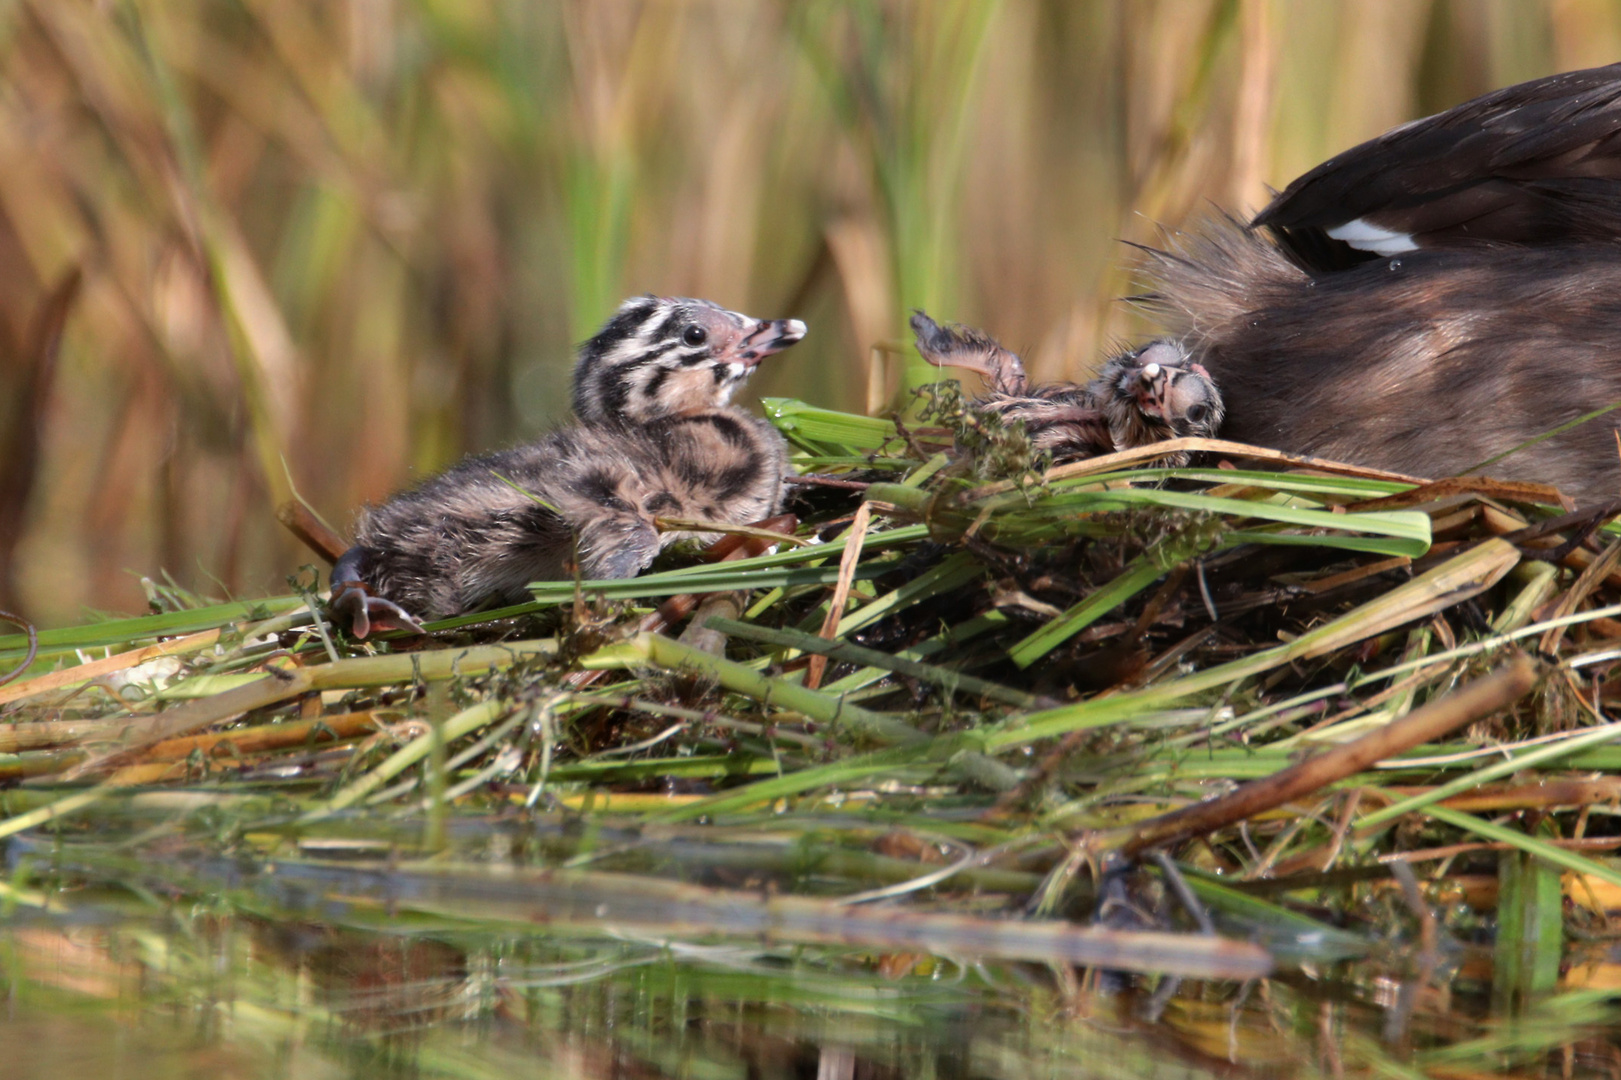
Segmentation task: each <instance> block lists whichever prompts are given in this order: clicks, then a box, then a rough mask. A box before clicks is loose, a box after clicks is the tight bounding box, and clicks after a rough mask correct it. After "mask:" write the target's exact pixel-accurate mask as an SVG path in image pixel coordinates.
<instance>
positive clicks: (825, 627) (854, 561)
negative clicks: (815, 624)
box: [805, 500, 872, 690]
mask: <svg viewBox="0 0 1621 1080" xmlns="http://www.w3.org/2000/svg"><path fill="white" fill-rule="evenodd" d="M871 521H872V503H870V502H867V501H866V500H862V503H861V505H860V506H858V507H856V513H855V517H854V518H852V519H851V521H850V531H849V533H848V535H847V537H846V539H845V544H844V553H843V554H842V555H841V556H839V580H838V582H837V583H836V584H835V585H834V586H833V595H832V597H830V598H829V599H828V602H827V617H826V618H825V619H823V620H822V629H821V633H820V635H819V636H820V637H822V638H825V639H826V640H828V641H832V640H834V639H835V638H836V637H838V631H839V620H840V619H842V618H844V605H845V603H846V602H848V601H849V599H850V586H851V585H852V584H853V583H854V582H855V579H856V566H857V565H858V564H859V563H860V562H861V547H862V545H863V544H865V543H866V542H867V525H868V524H869V523H870V522H871ZM826 671H827V657H826V656H824V655H823V654H821V653H816V654H815V655H813V656H812V657H811V658H810V665H809V666H808V667H806V668H805V686H806V687H807V688H808V689H811V690H815V689H817V688H818V687H820V686H821V685H822V676H823V674H825V673H826Z"/></svg>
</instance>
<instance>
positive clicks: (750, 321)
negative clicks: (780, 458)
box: [574, 296, 805, 423]
mask: <svg viewBox="0 0 1621 1080" xmlns="http://www.w3.org/2000/svg"><path fill="white" fill-rule="evenodd" d="M804 336H805V324H804V323H802V322H800V321H799V320H798V319H754V318H750V317H749V316H747V315H742V314H739V313H738V312H735V311H727V310H726V309H725V308H723V307H721V306H720V305H718V304H712V303H710V302H709V301H708V300H693V299H688V298H686V297H662V296H638V297H633V298H632V299H630V300H626V301H625V302H624V303H623V304H621V305H620V306H619V310H618V311H617V312H615V313H614V316H613V318H611V319H609V320H608V322H607V323H606V324H605V325H604V326H603V328H602V329H601V330H599V331H598V332H597V335H596V336H595V337H593V338H592V339H591V340H590V341H587V342H586V343H585V344H584V345H583V346H581V347H580V359H579V362H578V363H577V364H576V365H575V368H574V413H575V415H576V416H578V417H579V418H580V419H581V420H584V421H587V422H591V421H599V422H613V423H636V422H641V421H647V420H654V419H657V418H659V417H662V416H681V415H686V414H691V413H698V412H703V411H705V410H708V409H717V408H724V407H725V406H726V405H727V404H728V403H729V402H730V401H731V399H732V392H733V391H734V390H736V389H737V388H738V387H739V386H741V385H743V383H744V381H745V380H747V379H748V377H749V376H750V375H752V374H754V368H755V366H756V365H758V364H759V362H760V361H761V360H763V359H765V358H766V357H768V356H770V355H771V354H772V353H777V352H781V351H782V350H783V349H786V348H787V347H788V346H790V345H792V344H793V343H794V342H796V341H798V340H799V339H800V338H802V337H804Z"/></svg>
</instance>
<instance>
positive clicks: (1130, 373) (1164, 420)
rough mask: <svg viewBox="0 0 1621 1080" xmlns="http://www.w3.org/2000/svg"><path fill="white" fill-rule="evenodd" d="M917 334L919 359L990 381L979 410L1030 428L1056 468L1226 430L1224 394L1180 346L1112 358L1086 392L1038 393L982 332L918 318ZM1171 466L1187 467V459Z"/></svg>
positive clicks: (1156, 345)
mask: <svg viewBox="0 0 1621 1080" xmlns="http://www.w3.org/2000/svg"><path fill="white" fill-rule="evenodd" d="M912 331H913V332H914V333H915V334H916V335H917V350H918V352H920V353H922V354H923V358H924V359H925V360H927V361H928V362H929V363H931V364H933V365H935V366H936V367H955V368H962V369H964V370H966V371H973V372H977V373H978V374H980V375H981V376H983V377H984V378H985V381H986V383H987V385H988V387H989V393H987V394H985V395H984V396H982V397H978V398H975V399H974V401H973V403H972V405H973V408H975V409H976V410H978V411H980V412H983V413H990V414H994V415H996V416H999V417H1001V418H1002V419H1003V420H1004V421H1013V420H1018V421H1020V422H1022V423H1023V424H1024V430H1025V434H1026V435H1027V436H1028V437H1029V439H1030V443H1031V445H1032V446H1033V447H1034V448H1035V449H1036V450H1038V451H1041V452H1044V453H1047V454H1049V455H1051V457H1052V460H1053V461H1055V462H1059V461H1069V460H1073V459H1076V458H1085V457H1093V456H1096V455H1098V454H1107V453H1111V452H1113V451H1116V450H1129V449H1132V448H1134V447H1138V446H1146V445H1148V444H1149V443H1155V442H1164V441H1165V440H1167V439H1176V438H1181V437H1183V436H1201V437H1209V436H1211V435H1213V434H1214V433H1215V431H1216V429H1217V428H1218V427H1220V426H1221V419H1222V411H1223V405H1222V397H1221V394H1220V392H1219V391H1217V389H1216V386H1215V384H1214V383H1213V382H1212V381H1211V380H1210V376H1209V373H1207V372H1206V371H1205V369H1204V368H1203V367H1201V366H1200V365H1198V364H1194V363H1190V362H1189V360H1188V355H1187V352H1186V351H1185V350H1184V349H1183V348H1182V347H1181V346H1180V345H1178V344H1177V343H1176V342H1173V341H1153V342H1150V343H1149V344H1147V345H1145V346H1143V347H1142V348H1140V349H1134V350H1132V351H1129V352H1126V353H1122V354H1121V355H1119V356H1116V357H1113V358H1111V359H1110V360H1109V361H1108V363H1106V364H1104V366H1103V370H1102V371H1100V372H1099V373H1098V375H1097V376H1096V377H1095V378H1093V379H1092V380H1091V381H1090V382H1088V383H1086V384H1085V385H1084V386H1082V385H1079V384H1076V383H1065V382H1057V383H1046V384H1042V385H1036V386H1032V385H1031V384H1030V380H1029V377H1028V376H1027V375H1026V374H1025V370H1024V362H1023V361H1022V360H1020V359H1019V357H1018V354H1017V353H1014V352H1012V351H1010V350H1008V349H1006V348H1004V347H1003V346H1002V345H1001V344H1000V343H998V342H997V341H996V339H994V338H992V337H991V336H990V335H988V334H986V333H985V332H984V331H982V330H976V329H974V328H972V327H966V326H958V325H955V324H951V325H945V326H942V325H941V324H939V323H937V322H935V321H934V320H933V319H931V318H929V317H928V316H927V315H925V314H924V313H923V312H921V311H917V312H914V313H913V315H912ZM1166 461H1167V462H1168V463H1169V464H1171V465H1183V464H1186V463H1187V455H1186V454H1177V455H1172V456H1171V457H1168V458H1167V459H1166Z"/></svg>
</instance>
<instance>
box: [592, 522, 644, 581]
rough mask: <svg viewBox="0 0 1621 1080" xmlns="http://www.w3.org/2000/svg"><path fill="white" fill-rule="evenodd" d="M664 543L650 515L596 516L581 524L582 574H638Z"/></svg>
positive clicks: (599, 576)
mask: <svg viewBox="0 0 1621 1080" xmlns="http://www.w3.org/2000/svg"><path fill="white" fill-rule="evenodd" d="M661 546H662V544H661V543H660V541H659V532H658V530H657V529H655V528H654V527H653V522H652V521H650V520H648V519H647V518H644V517H640V516H638V515H636V514H634V513H623V512H621V513H613V514H600V515H596V516H593V518H592V520H590V521H588V522H585V523H583V524H581V525H580V527H579V547H578V551H579V566H580V576H581V577H582V578H585V579H586V580H588V581H590V580H606V579H617V578H629V577H635V576H636V575H637V574H639V573H641V572H642V571H643V570H645V569H647V566H648V564H649V563H651V562H652V561H653V558H654V556H656V555H657V554H658V553H659V548H660V547H661Z"/></svg>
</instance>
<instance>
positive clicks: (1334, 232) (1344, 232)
mask: <svg viewBox="0 0 1621 1080" xmlns="http://www.w3.org/2000/svg"><path fill="white" fill-rule="evenodd" d="M1328 235H1330V236H1332V237H1333V238H1334V239H1336V240H1343V241H1345V242H1346V243H1347V244H1350V245H1351V246H1352V247H1354V248H1356V249H1357V250H1358V251H1371V252H1373V253H1374V254H1375V255H1400V254H1401V253H1402V252H1404V251H1417V250H1418V245H1417V244H1415V243H1413V238H1412V237H1411V236H1409V235H1408V234H1407V233H1399V232H1391V231H1390V230H1389V229H1385V228H1381V227H1380V226H1378V225H1375V224H1374V223H1373V222H1371V221H1368V220H1367V219H1366V218H1356V219H1355V220H1353V221H1347V222H1346V223H1345V224H1344V225H1336V226H1334V227H1333V228H1332V229H1329V230H1328Z"/></svg>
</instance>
